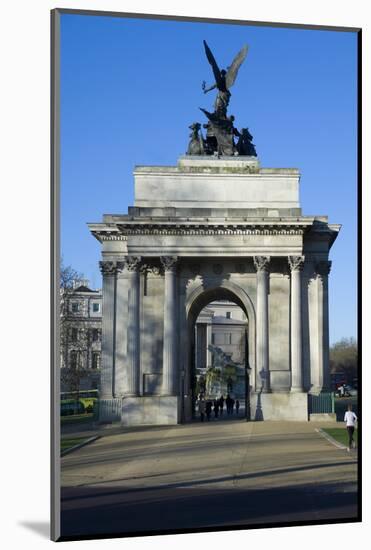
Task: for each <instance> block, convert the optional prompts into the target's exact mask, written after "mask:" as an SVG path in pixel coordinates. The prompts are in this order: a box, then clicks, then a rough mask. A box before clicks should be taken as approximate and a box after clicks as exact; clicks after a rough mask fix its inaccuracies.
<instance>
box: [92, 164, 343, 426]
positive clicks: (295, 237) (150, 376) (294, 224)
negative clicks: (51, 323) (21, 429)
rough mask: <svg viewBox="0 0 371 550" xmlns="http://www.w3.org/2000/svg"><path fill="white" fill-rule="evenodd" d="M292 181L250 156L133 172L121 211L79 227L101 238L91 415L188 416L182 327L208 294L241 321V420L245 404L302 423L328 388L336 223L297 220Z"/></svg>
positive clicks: (188, 337) (133, 418)
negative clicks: (245, 375) (97, 382)
mask: <svg viewBox="0 0 371 550" xmlns="http://www.w3.org/2000/svg"><path fill="white" fill-rule="evenodd" d="M299 185H300V173H299V171H298V170H297V169H294V168H262V167H261V166H260V164H259V161H258V159H257V157H255V156H243V155H242V156H241V155H240V156H221V157H217V156H208V157H207V156H197V155H193V156H191V155H185V156H184V157H181V158H180V159H179V160H178V163H177V165H176V166H137V167H136V168H135V170H134V190H135V192H134V195H135V201H134V206H132V207H129V209H128V213H127V214H122V215H120V214H119V215H117V214H112V215H104V216H103V221H102V222H101V223H90V224H89V228H90V231H91V232H92V234H93V235H94V236H95V237H96V238H97V239H98V241H99V242H100V243H101V246H102V261H101V262H100V266H101V271H102V274H103V331H102V366H101V406H100V418H101V420H103V421H104V420H108V421H110V420H120V421H121V422H122V423H123V424H126V425H138V424H176V423H181V422H187V421H190V420H191V403H192V399H194V397H195V396H194V395H192V391H193V388H192V384H191V378H192V357H191V356H192V324H193V323H194V322H195V318H196V317H197V315H198V313H199V312H200V311H201V309H202V307H204V306H205V305H206V304H207V303H209V302H210V301H212V299H214V298H215V299H222V300H223V299H226V300H230V301H232V302H234V303H236V304H237V305H239V306H240V307H241V308H242V309H243V310H244V312H245V314H246V317H247V319H248V363H249V368H250V372H251V375H250V400H249V402H250V407H251V418H254V417H255V412H256V409H257V407H259V408H261V412H262V415H261V418H263V419H264V420H280V419H286V420H312V419H314V418H315V416H316V415H315V414H314V412H313V411H312V410H311V409H310V406H308V403H309V402H310V399H309V396H318V395H321V394H326V392H327V391H328V390H329V389H330V373H329V326H328V324H329V318H328V275H329V271H330V266H331V262H330V261H329V252H330V249H331V246H332V244H333V242H334V241H335V239H336V237H337V234H338V232H339V229H340V226H339V225H337V224H329V223H328V219H327V217H326V216H316V215H311V216H308V215H303V213H302V208H301V204H300V201H299ZM320 412H321V413H322V414H329V413H331V411H330V410H322V411H320Z"/></svg>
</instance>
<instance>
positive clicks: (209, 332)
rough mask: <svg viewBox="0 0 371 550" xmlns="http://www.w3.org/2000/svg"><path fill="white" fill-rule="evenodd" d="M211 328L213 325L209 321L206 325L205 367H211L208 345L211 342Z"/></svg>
mask: <svg viewBox="0 0 371 550" xmlns="http://www.w3.org/2000/svg"><path fill="white" fill-rule="evenodd" d="M212 329H213V326H212V324H211V323H207V325H206V368H208V367H211V363H212V357H211V351H210V350H209V346H210V345H211V344H212Z"/></svg>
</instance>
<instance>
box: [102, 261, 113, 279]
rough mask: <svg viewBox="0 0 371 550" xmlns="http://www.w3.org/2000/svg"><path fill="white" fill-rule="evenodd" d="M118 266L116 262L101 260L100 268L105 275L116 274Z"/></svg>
mask: <svg viewBox="0 0 371 550" xmlns="http://www.w3.org/2000/svg"><path fill="white" fill-rule="evenodd" d="M116 267H117V266H116V262H108V261H102V262H99V269H100V270H101V273H102V275H103V276H107V275H111V276H113V275H115V273H116Z"/></svg>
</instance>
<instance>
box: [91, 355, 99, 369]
mask: <svg viewBox="0 0 371 550" xmlns="http://www.w3.org/2000/svg"><path fill="white" fill-rule="evenodd" d="M99 367H100V353H99V352H97V351H94V352H93V357H92V362H91V368H92V369H99Z"/></svg>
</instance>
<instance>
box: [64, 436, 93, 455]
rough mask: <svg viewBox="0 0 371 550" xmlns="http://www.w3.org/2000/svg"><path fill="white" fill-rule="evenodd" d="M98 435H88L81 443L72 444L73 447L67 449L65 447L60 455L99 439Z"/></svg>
mask: <svg viewBox="0 0 371 550" xmlns="http://www.w3.org/2000/svg"><path fill="white" fill-rule="evenodd" d="M99 438H100V436H99V435H94V436H93V437H89V439H87V440H86V441H83V442H82V443H78V444H77V445H74V446H73V447H70V448H69V449H65V450H64V451H62V452H61V456H65V455H68V454H69V453H72V451H77V449H80V448H81V447H85V445H88V444H89V443H92V442H93V441H96V440H97V439H99Z"/></svg>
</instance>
